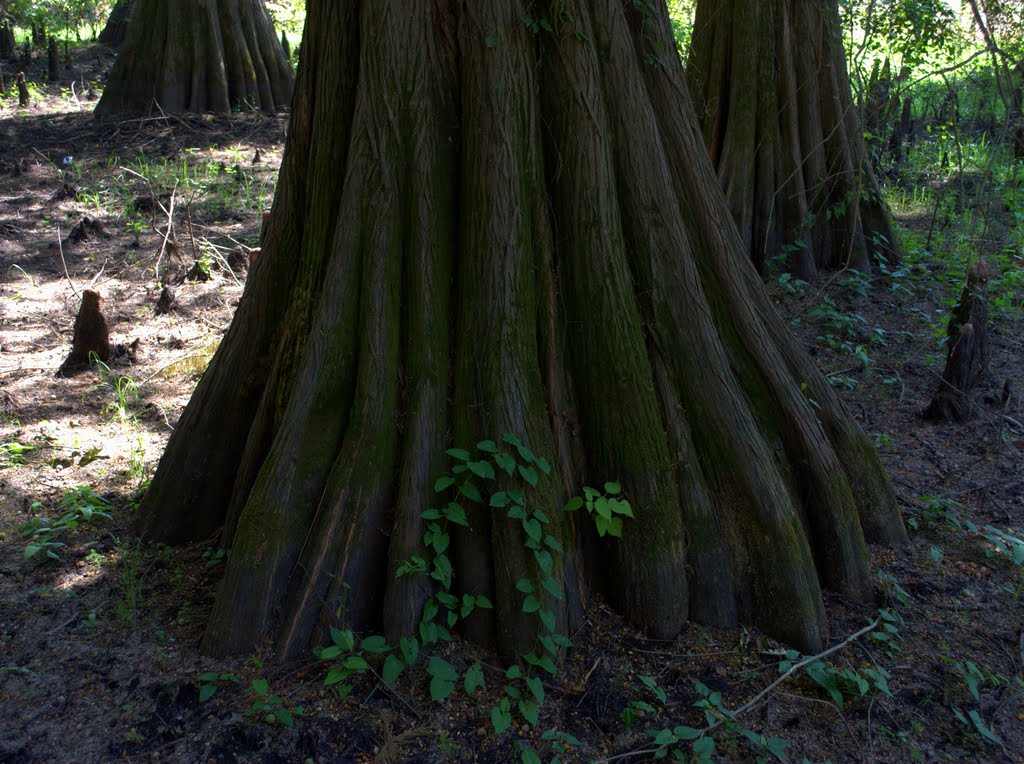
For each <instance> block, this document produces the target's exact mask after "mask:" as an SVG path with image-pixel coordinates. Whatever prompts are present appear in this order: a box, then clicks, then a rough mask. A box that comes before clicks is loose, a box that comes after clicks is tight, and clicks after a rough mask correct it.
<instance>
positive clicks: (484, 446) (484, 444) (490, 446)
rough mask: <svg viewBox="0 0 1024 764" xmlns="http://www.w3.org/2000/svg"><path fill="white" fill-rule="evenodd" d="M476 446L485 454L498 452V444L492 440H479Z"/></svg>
mask: <svg viewBox="0 0 1024 764" xmlns="http://www.w3.org/2000/svg"><path fill="white" fill-rule="evenodd" d="M476 447H477V449H478V450H480V451H483V452H484V453H487V454H496V453H498V444H497V443H495V442H494V441H493V440H481V441H480V442H479V443H477V444H476Z"/></svg>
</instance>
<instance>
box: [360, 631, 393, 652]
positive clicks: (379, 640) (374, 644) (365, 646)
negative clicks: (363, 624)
mask: <svg viewBox="0 0 1024 764" xmlns="http://www.w3.org/2000/svg"><path fill="white" fill-rule="evenodd" d="M359 649H360V650H365V651H366V652H368V653H374V654H379V653H386V652H387V651H388V650H390V649H391V646H390V645H389V644H388V641H387V640H386V639H384V637H382V636H380V635H379V634H375V635H374V636H372V637H367V638H366V639H364V640H363V641H362V643H361V644H360V645H359Z"/></svg>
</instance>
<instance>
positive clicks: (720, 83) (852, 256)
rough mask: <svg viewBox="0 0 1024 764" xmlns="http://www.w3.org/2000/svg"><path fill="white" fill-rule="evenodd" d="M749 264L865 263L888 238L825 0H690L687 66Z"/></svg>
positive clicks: (889, 252)
mask: <svg viewBox="0 0 1024 764" xmlns="http://www.w3.org/2000/svg"><path fill="white" fill-rule="evenodd" d="M687 85H688V87H689V89H690V95H691V96H692V98H693V101H694V106H695V108H696V110H697V116H698V119H699V120H700V125H701V128H702V130H703V134H704V142H705V143H706V145H707V148H708V152H709V153H710V155H711V161H712V163H713V164H714V166H715V169H716V170H717V172H718V177H719V180H720V181H721V184H722V187H723V188H724V190H725V194H726V198H727V199H728V201H729V207H730V209H731V211H732V215H733V218H734V219H735V221H736V224H737V226H738V228H739V230H740V236H741V237H742V238H743V242H744V244H745V246H746V248H747V250H748V251H749V252H750V254H751V257H752V258H753V260H754V263H755V264H756V265H757V266H758V267H759V268H762V267H763V266H764V265H765V261H766V260H767V259H769V258H772V257H775V256H777V255H779V254H785V255H787V256H788V260H789V268H790V269H791V270H792V271H794V272H796V273H798V274H799V275H801V276H803V277H809V276H811V275H813V273H814V272H815V270H816V269H818V268H839V267H844V266H847V265H848V266H851V267H854V268H857V269H859V270H862V271H865V272H867V271H869V270H870V268H871V260H872V257H873V256H882V257H885V258H893V257H895V256H896V249H895V248H896V239H895V236H894V234H893V230H892V226H891V223H890V221H889V215H888V212H887V210H886V209H885V205H884V204H883V202H882V199H881V196H880V194H879V190H878V183H877V181H876V180H875V176H874V171H873V170H872V167H871V162H870V161H869V158H868V156H867V152H866V151H865V148H864V141H863V137H862V134H861V128H860V125H859V120H858V117H857V114H856V111H855V110H854V106H853V100H852V97H851V95H850V84H849V77H848V74H847V71H846V58H845V53H844V51H843V43H842V38H841V36H840V33H839V15H838V9H837V5H836V2H835V0H827V1H826V2H819V0H700V2H699V3H698V4H697V14H696V19H695V22H694V31H693V47H692V51H691V54H690V61H689V64H688V67H687Z"/></svg>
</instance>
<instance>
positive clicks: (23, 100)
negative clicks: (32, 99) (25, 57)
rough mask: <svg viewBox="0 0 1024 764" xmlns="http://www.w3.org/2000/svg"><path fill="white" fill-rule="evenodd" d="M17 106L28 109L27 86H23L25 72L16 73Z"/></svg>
mask: <svg viewBox="0 0 1024 764" xmlns="http://www.w3.org/2000/svg"><path fill="white" fill-rule="evenodd" d="M17 81H18V106H20V107H21V108H23V109H24V108H27V107H28V85H26V84H25V72H18V77H17Z"/></svg>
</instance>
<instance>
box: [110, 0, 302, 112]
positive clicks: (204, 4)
mask: <svg viewBox="0 0 1024 764" xmlns="http://www.w3.org/2000/svg"><path fill="white" fill-rule="evenodd" d="M291 88H292V72H291V67H290V66H289V65H288V61H287V59H286V58H285V57H284V50H282V48H281V43H280V41H279V40H278V39H277V34H276V33H275V32H274V28H273V25H272V24H271V21H270V17H269V16H268V15H267V11H266V9H265V8H264V7H263V3H262V2H261V0H134V2H133V7H132V12H131V15H130V17H129V21H128V29H127V31H126V34H125V41H124V43H123V45H122V46H121V49H120V51H119V52H118V55H117V60H116V61H115V62H114V67H113V69H112V70H111V72H110V76H109V78H108V80H107V87H106V89H105V90H104V92H103V97H102V98H100V101H99V103H98V104H97V105H96V115H97V116H99V117H108V116H113V115H131V114H145V113H149V112H150V111H152V110H153V109H154V108H159V109H160V110H162V111H164V112H183V111H193V112H229V111H231V109H232V108H249V109H259V110H262V111H275V110H277V109H282V108H284V107H285V106H286V105H287V104H288V102H289V99H290V97H291Z"/></svg>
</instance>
